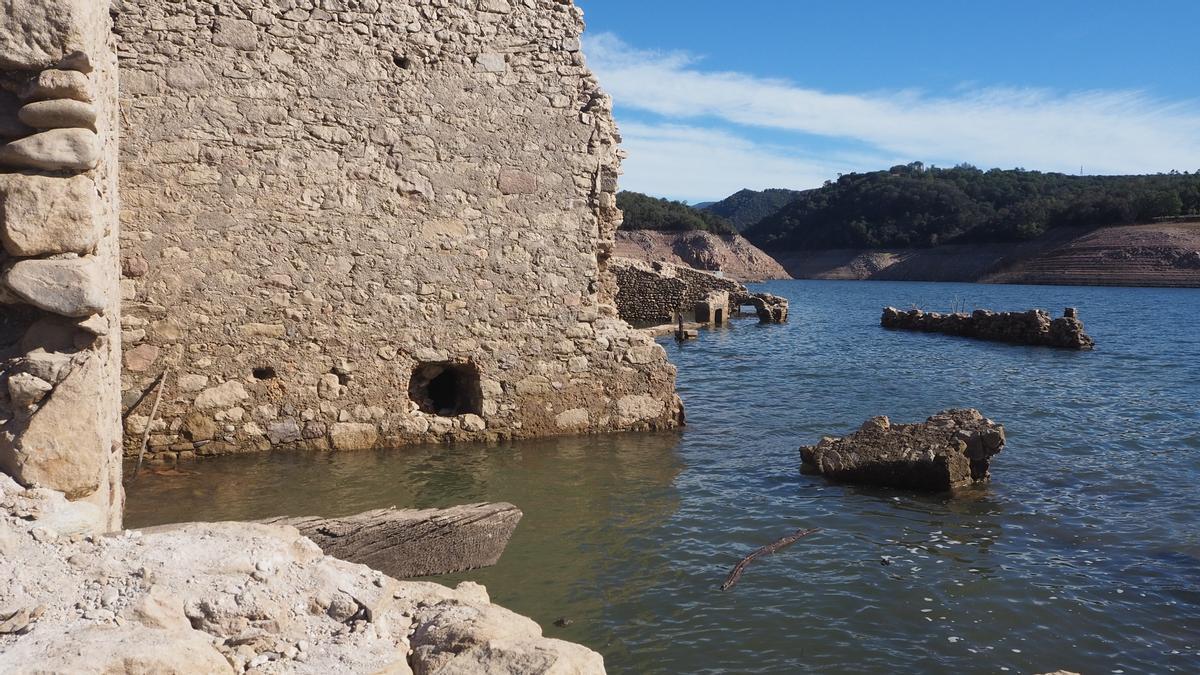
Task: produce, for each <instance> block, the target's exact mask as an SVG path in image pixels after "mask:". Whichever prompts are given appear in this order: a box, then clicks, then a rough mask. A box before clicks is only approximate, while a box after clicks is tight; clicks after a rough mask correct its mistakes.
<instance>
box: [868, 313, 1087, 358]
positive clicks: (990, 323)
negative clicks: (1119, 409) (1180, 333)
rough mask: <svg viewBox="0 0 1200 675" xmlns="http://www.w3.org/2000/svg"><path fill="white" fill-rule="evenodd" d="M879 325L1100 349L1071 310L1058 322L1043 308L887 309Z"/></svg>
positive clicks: (1020, 341) (997, 339) (1069, 347)
mask: <svg viewBox="0 0 1200 675" xmlns="http://www.w3.org/2000/svg"><path fill="white" fill-rule="evenodd" d="M879 322H880V325H881V326H883V327H884V328H890V329H895V330H917V331H923V332H926V333H945V334H947V335H958V336H962V337H969V338H976V339H979V340H992V341H995V342H1011V343H1014V344H1023V345H1041V346H1046V347H1063V348H1067V349H1091V348H1093V347H1095V346H1096V343H1095V342H1094V341H1093V340H1092V338H1091V337H1089V336H1088V334H1087V333H1086V332H1084V330H1083V322H1082V321H1080V320H1079V317H1078V313H1077V312H1076V311H1075V309H1073V308H1070V307H1068V308H1067V309H1066V310H1065V311H1064V312H1063V315H1062V316H1061V317H1059V318H1057V319H1051V318H1050V315H1049V314H1048V313H1047V312H1045V311H1044V310H1040V309H1031V310H1029V311H1027V312H993V311H990V310H986V309H977V310H975V311H974V312H972V313H971V314H966V313H961V312H960V313H956V314H939V313H938V312H924V311H922V310H919V309H913V310H909V311H904V310H899V309H896V308H894V307H885V308H884V309H883V316H882V317H881V318H880V320H879Z"/></svg>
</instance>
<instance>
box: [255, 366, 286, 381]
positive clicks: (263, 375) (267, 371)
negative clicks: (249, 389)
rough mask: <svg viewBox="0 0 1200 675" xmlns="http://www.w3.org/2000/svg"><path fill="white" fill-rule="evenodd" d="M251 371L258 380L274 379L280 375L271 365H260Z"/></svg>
mask: <svg viewBox="0 0 1200 675" xmlns="http://www.w3.org/2000/svg"><path fill="white" fill-rule="evenodd" d="M251 372H252V373H253V374H254V379H256V380H273V379H275V378H276V377H279V375H278V374H277V373H276V372H275V369H274V368H272V367H271V366H260V367H258V368H255V369H254V370H253V371H251Z"/></svg>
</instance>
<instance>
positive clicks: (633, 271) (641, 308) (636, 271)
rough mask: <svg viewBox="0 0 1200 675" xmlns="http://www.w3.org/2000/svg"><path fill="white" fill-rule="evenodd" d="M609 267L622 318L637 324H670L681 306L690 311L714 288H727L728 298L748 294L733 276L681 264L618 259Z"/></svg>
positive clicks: (734, 298)
mask: <svg viewBox="0 0 1200 675" xmlns="http://www.w3.org/2000/svg"><path fill="white" fill-rule="evenodd" d="M612 270H613V273H614V274H615V276H616V278H617V286H618V287H619V291H618V293H617V308H618V310H619V311H620V314H621V317H622V318H624V319H625V320H626V321H629V322H631V323H634V324H637V325H645V324H664V323H670V322H671V321H673V320H674V319H675V312H676V311H678V310H679V309H680V308H683V311H684V312H685V313H687V312H691V311H692V309H693V308H694V307H695V306H696V303H698V302H700V301H702V300H704V299H705V298H706V297H707V296H708V294H709V293H712V292H714V291H727V292H728V293H729V294H730V299H731V301H732V300H737V299H739V298H741V297H744V296H747V295H749V292H748V291H747V290H746V287H745V286H743V285H741V284H740V283H738V282H736V281H734V280H732V279H725V278H722V277H719V276H716V275H715V274H712V273H710V272H701V271H699V270H694V269H691V268H690V267H684V266H683V265H671V264H668V263H646V262H642V261H640V260H632V259H628V258H618V259H615V260H614V261H613V264H612Z"/></svg>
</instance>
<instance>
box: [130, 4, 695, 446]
mask: <svg viewBox="0 0 1200 675" xmlns="http://www.w3.org/2000/svg"><path fill="white" fill-rule="evenodd" d="M582 29H583V21H582V14H581V12H580V10H579V9H578V8H577V7H575V6H574V5H573V4H572V3H570V2H565V1H563V0H524V1H523V2H515V1H511V0H470V1H469V2H467V1H455V2H431V1H429V0H379V1H378V2H342V1H335V2H322V3H303V2H300V3H297V2H277V1H274V0H235V1H234V2H226V1H219V0H196V1H194V2H188V3H163V2H149V1H140V0H126V1H125V2H123V3H121V5H120V11H119V14H118V15H117V18H116V30H117V33H118V35H119V37H120V43H121V45H122V48H121V77H122V86H121V105H122V111H123V115H124V119H125V121H126V124H127V126H126V128H125V129H124V132H123V142H122V152H121V161H122V197H123V209H122V226H123V245H124V261H123V262H124V266H123V271H124V278H123V280H122V282H121V293H122V301H123V304H124V317H123V321H124V323H123V326H124V329H125V330H124V336H125V341H126V343H127V347H128V349H127V352H126V356H125V366H126V370H125V379H124V389H125V396H126V404H127V405H128V404H129V403H131V402H132V401H134V400H136V399H137V398H138V397H139V396H140V395H141V394H142V392H143V391H145V390H146V389H147V388H148V385H149V384H150V383H151V382H152V381H153V380H154V378H155V377H156V376H157V375H158V374H159V373H160V372H162V370H163V369H164V368H165V367H168V366H169V367H170V368H171V371H172V374H171V377H170V380H169V381H168V385H167V389H166V395H165V397H164V399H163V403H162V408H161V410H160V415H159V418H158V419H157V420H155V421H154V422H151V421H150V419H149V417H150V415H149V412H150V410H149V409H150V407H151V404H150V403H149V401H147V402H146V403H143V404H142V405H141V406H139V407H138V408H137V409H136V410H134V411H133V413H132V414H131V415H130V416H129V418H128V424H127V427H126V431H127V435H126V438H127V442H126V451H127V452H129V453H134V452H136V450H137V447H138V446H139V445H140V441H141V438H142V435H143V433H144V432H145V431H146V428H147V425H150V429H149V431H150V455H151V456H152V457H157V458H160V459H171V458H175V457H190V456H192V455H193V454H201V455H212V454H222V453H232V452H243V451H246V450H265V449H268V448H272V447H276V448H298V449H317V450H324V449H335V450H349V449H360V448H371V447H391V446H396V445H401V444H408V443H417V442H430V441H434V442H437V441H449V440H459V441H466V440H496V439H502V438H515V437H528V436H537V435H550V434H563V433H593V432H605V431H616V430H647V429H659V428H667V427H673V426H676V425H677V424H678V423H679V421H680V419H681V414H682V407H681V403H680V401H679V399H678V397H677V396H676V394H675V389H674V377H675V370H674V367H673V366H672V365H671V364H670V363H669V362H668V361H667V359H666V355H665V352H664V351H663V350H662V349H661V348H660V347H659V346H658V345H656V344H655V343H654V342H653V341H652V339H651V338H650V337H649V336H648V335H646V334H645V333H643V332H641V331H634V330H631V329H630V327H629V326H628V325H627V324H626V323H625V322H624V321H623V320H621V318H620V317H619V316H618V315H617V311H616V308H615V306H614V298H615V294H616V284H615V282H614V280H613V278H612V275H611V273H610V271H609V270H608V257H609V254H610V251H611V248H612V245H613V238H614V234H615V231H616V227H617V224H618V222H619V219H620V213H619V211H618V210H617V208H616V204H615V196H614V195H615V192H616V190H617V177H618V173H619V158H620V154H619V152H618V150H617V142H618V136H617V131H616V127H615V124H614V122H613V119H612V115H611V102H610V100H609V98H608V97H607V96H606V95H605V94H604V93H602V92H601V91H600V88H599V86H598V84H597V82H596V79H595V78H594V77H593V75H592V73H591V72H590V71H589V70H588V68H587V67H586V65H585V62H584V58H583V55H582V54H581V52H580V40H579V38H580V32H581V31H582Z"/></svg>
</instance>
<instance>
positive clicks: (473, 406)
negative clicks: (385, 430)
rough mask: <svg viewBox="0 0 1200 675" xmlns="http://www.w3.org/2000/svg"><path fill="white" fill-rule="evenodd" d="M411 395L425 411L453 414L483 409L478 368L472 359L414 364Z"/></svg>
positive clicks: (409, 390) (472, 412) (409, 387)
mask: <svg viewBox="0 0 1200 675" xmlns="http://www.w3.org/2000/svg"><path fill="white" fill-rule="evenodd" d="M408 396H409V398H411V399H412V400H413V402H415V403H416V404H417V407H418V408H420V409H421V411H422V412H425V413H429V414H431V415H441V416H444V417H454V416H456V415H467V414H471V415H480V414H482V413H483V390H482V389H481V388H480V384H479V368H478V367H477V366H476V365H475V364H473V363H420V364H417V367H416V368H413V371H412V378H411V379H410V380H409V383H408Z"/></svg>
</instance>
